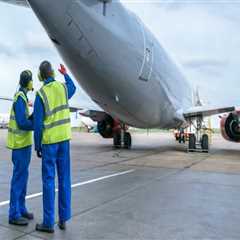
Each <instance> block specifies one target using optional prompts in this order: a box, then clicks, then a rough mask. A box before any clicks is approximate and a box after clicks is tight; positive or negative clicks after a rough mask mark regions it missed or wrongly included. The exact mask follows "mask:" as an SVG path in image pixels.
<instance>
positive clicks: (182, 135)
mask: <svg viewBox="0 0 240 240" xmlns="http://www.w3.org/2000/svg"><path fill="white" fill-rule="evenodd" d="M178 141H179V143H185V137H184V134H180V136H179V139H178Z"/></svg>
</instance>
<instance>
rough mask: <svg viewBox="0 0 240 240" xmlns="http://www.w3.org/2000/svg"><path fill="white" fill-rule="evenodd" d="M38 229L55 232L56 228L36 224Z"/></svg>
mask: <svg viewBox="0 0 240 240" xmlns="http://www.w3.org/2000/svg"><path fill="white" fill-rule="evenodd" d="M36 231H39V232H45V233H54V228H51V227H48V226H44V225H43V224H38V223H37V224H36Z"/></svg>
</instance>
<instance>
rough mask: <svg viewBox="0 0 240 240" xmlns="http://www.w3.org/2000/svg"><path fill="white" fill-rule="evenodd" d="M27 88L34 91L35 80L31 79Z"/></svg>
mask: <svg viewBox="0 0 240 240" xmlns="http://www.w3.org/2000/svg"><path fill="white" fill-rule="evenodd" d="M27 90H28V91H33V81H29V83H28V85H27Z"/></svg>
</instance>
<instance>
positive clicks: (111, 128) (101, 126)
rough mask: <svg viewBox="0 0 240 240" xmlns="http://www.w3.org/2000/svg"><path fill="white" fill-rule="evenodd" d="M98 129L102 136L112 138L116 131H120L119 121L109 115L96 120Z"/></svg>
mask: <svg viewBox="0 0 240 240" xmlns="http://www.w3.org/2000/svg"><path fill="white" fill-rule="evenodd" d="M97 127H98V131H99V133H100V135H101V136H102V137H103V138H113V135H114V133H115V132H116V131H120V129H121V127H120V122H119V121H117V120H115V119H113V118H112V117H111V116H110V115H106V117H105V118H104V119H103V120H102V121H100V122H98V125H97Z"/></svg>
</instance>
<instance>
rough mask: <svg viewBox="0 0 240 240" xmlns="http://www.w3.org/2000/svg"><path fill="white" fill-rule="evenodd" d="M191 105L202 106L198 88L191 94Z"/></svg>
mask: <svg viewBox="0 0 240 240" xmlns="http://www.w3.org/2000/svg"><path fill="white" fill-rule="evenodd" d="M193 104H194V106H195V107H199V106H203V103H202V100H201V97H200V91H199V87H197V88H196V90H195V91H194V92H193Z"/></svg>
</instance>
